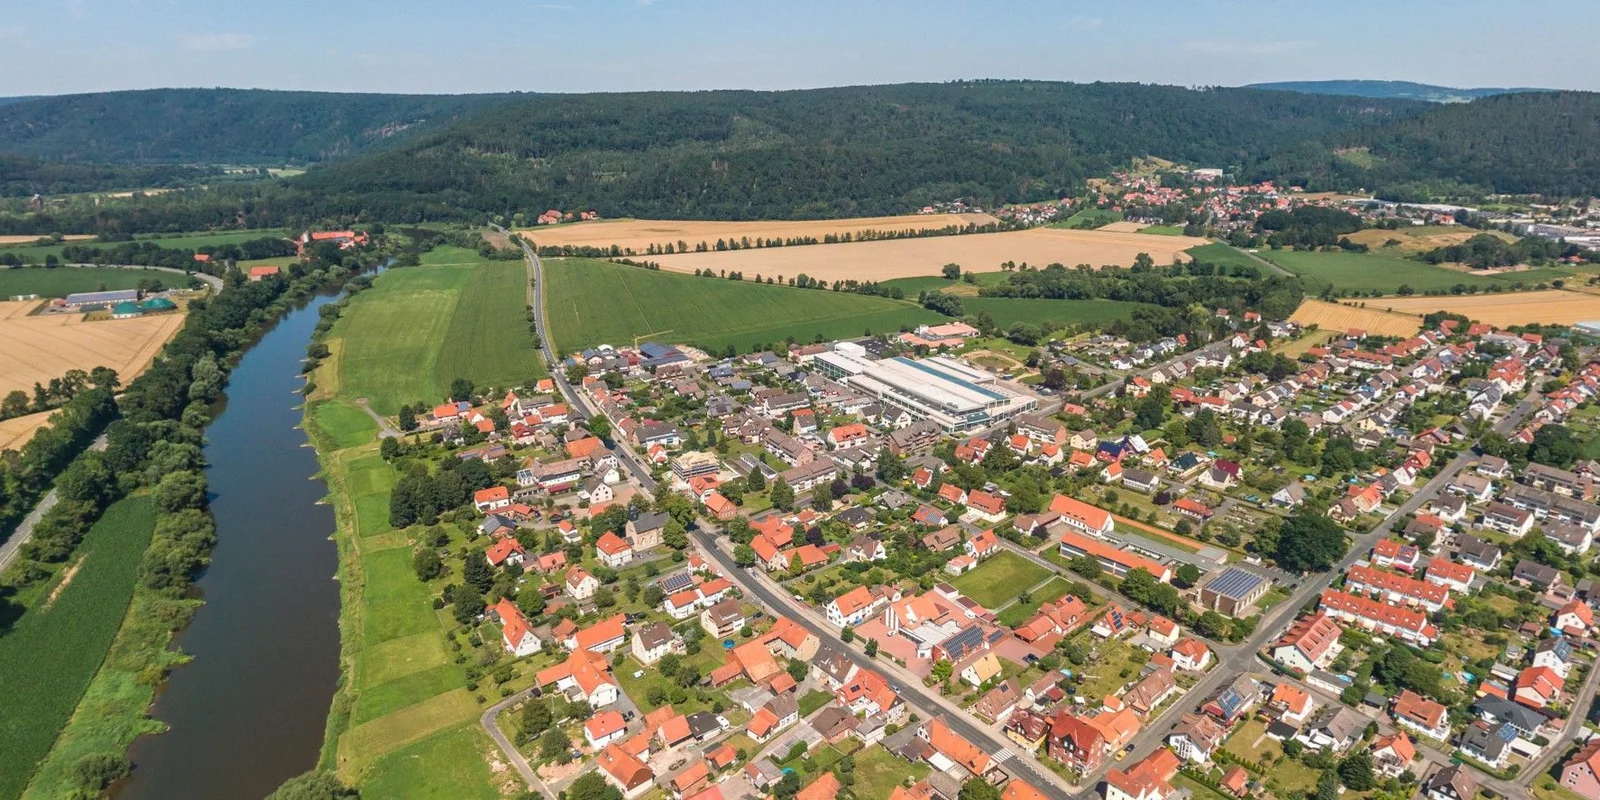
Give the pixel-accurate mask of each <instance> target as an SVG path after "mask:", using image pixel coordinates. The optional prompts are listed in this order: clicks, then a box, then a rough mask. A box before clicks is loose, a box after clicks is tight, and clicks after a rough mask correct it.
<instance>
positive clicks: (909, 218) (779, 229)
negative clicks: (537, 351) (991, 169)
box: [519, 214, 998, 253]
mask: <svg viewBox="0 0 1600 800" xmlns="http://www.w3.org/2000/svg"><path fill="white" fill-rule="evenodd" d="M994 222H998V220H996V219H995V218H994V217H991V216H989V215H988V214H905V215H902V216H898V217H855V218H853V219H814V220H770V221H760V222H712V221H700V220H668V219H604V220H595V221H593V222H574V223H570V224H567V225H554V226H550V227H543V228H533V229H525V230H522V231H519V233H521V234H523V235H524V236H526V237H527V238H529V239H531V240H532V241H533V243H534V244H536V245H538V246H539V247H561V246H562V245H572V246H574V247H610V246H612V245H616V246H618V247H621V248H622V249H624V250H633V251H634V252H636V253H643V252H645V251H646V250H648V249H649V247H650V245H652V244H654V245H667V244H671V245H674V246H676V245H677V244H678V242H684V243H686V244H688V246H689V247H690V248H691V249H693V248H694V246H695V245H698V244H699V243H701V242H705V243H706V245H707V246H709V247H715V246H716V244H717V240H718V239H742V238H744V237H746V236H748V237H750V238H751V239H795V238H803V237H807V236H810V237H813V238H815V239H818V240H820V239H822V238H823V237H824V236H827V235H828V234H830V233H835V234H838V233H849V234H852V235H854V234H857V233H860V232H862V231H907V230H919V231H922V230H931V229H937V228H948V227H950V226H951V225H956V226H965V225H989V224H992V223H994Z"/></svg>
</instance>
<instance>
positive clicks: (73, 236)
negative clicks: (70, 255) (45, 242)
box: [0, 233, 96, 247]
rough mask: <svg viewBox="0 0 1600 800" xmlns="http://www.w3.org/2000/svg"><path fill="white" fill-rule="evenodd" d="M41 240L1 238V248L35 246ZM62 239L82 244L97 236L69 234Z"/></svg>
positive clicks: (28, 237)
mask: <svg viewBox="0 0 1600 800" xmlns="http://www.w3.org/2000/svg"><path fill="white" fill-rule="evenodd" d="M39 238H40V237H38V236H11V235H6V236H0V247H5V246H7V245H13V244H33V243H34V242H37V241H39ZM61 238H62V240H63V241H68V242H82V241H85V240H88V239H93V238H96V237H95V234H92V233H69V234H67V235H66V236H63V237H61Z"/></svg>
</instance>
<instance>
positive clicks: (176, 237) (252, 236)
mask: <svg viewBox="0 0 1600 800" xmlns="http://www.w3.org/2000/svg"><path fill="white" fill-rule="evenodd" d="M283 236H284V232H283V231H282V230H278V229H276V228H272V229H258V230H245V231H209V232H207V231H201V232H197V233H153V234H141V235H139V236H135V237H134V240H135V241H140V242H143V241H151V242H154V243H155V244H157V245H159V246H161V247H166V248H171V249H175V250H192V249H195V248H200V247H211V246H215V245H224V244H239V243H241V242H249V241H254V240H256V239H264V238H269V237H270V238H281V237H283ZM13 238H15V237H13ZM22 238H23V240H24V241H23V242H22V243H18V244H10V245H9V246H7V245H5V244H3V243H0V252H4V253H14V254H16V255H17V256H18V257H20V258H22V259H23V260H24V261H34V262H38V261H43V260H44V258H45V257H46V256H52V255H53V256H58V257H59V256H60V255H61V250H62V248H63V247H64V246H65V244H48V245H38V244H33V242H35V241H37V240H38V238H39V237H37V236H28V237H22ZM65 238H66V239H67V243H71V244H85V245H97V244H99V242H97V241H92V240H93V239H95V238H97V237H82V236H67V237H65ZM106 246H107V247H110V246H111V245H110V243H107V244H106Z"/></svg>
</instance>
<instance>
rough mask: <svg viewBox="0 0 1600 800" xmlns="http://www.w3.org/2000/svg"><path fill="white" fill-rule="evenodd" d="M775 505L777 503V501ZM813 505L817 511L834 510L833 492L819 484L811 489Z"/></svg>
mask: <svg viewBox="0 0 1600 800" xmlns="http://www.w3.org/2000/svg"><path fill="white" fill-rule="evenodd" d="M773 505H777V503H776V502H774V503H773ZM811 507H812V508H813V509H815V510H817V511H831V510H833V492H831V491H829V490H828V487H826V486H818V487H817V488H815V489H812V490H811Z"/></svg>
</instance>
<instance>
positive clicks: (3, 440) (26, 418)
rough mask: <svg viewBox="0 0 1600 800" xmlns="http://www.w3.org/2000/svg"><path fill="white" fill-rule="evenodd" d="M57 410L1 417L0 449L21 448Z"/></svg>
mask: <svg viewBox="0 0 1600 800" xmlns="http://www.w3.org/2000/svg"><path fill="white" fill-rule="evenodd" d="M55 413H56V412H55V411H40V412H39V413H37V414H24V415H22V416H20V417H12V418H11V419H0V450H21V449H22V446H23V445H25V444H27V443H28V440H29V439H32V438H33V432H34V431H36V430H39V429H40V428H42V427H44V424H45V423H46V422H49V421H50V417H51V416H53V415H54V414H55Z"/></svg>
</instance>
